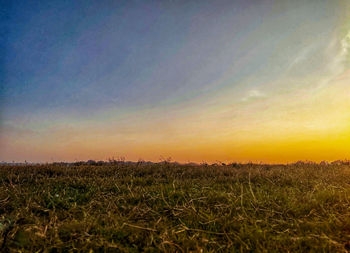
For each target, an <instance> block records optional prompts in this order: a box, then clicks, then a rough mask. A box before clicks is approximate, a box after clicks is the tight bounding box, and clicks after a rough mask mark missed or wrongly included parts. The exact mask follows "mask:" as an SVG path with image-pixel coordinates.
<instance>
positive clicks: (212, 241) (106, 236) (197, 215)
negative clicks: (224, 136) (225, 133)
mask: <svg viewBox="0 0 350 253" xmlns="http://www.w3.org/2000/svg"><path fill="white" fill-rule="evenodd" d="M0 180H1V181H0V251H2V252H80V251H82V252H120V251H121V252H139V251H146V252H159V251H162V252H163V251H166V252H189V251H194V252H220V251H222V252H227V251H230V252H252V251H254V252H296V251H302V252H309V251H317V252H347V251H349V250H350V166H349V165H348V164H341V163H340V164H326V163H323V164H313V163H297V164H290V165H259V164H244V165H240V164H231V165H200V166H196V165H179V164H175V163H168V162H164V163H158V164H147V163H138V164H128V163H123V162H119V163H115V164H109V163H104V164H101V165H87V164H85V165H84V164H82V165H65V164H61V165H60V164H56V165H55V164H48V165H20V166H11V165H1V166H0Z"/></svg>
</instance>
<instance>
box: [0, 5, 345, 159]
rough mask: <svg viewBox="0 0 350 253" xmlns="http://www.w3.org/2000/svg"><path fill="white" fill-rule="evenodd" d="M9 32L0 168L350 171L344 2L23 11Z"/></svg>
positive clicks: (10, 14)
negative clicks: (339, 163)
mask: <svg viewBox="0 0 350 253" xmlns="http://www.w3.org/2000/svg"><path fill="white" fill-rule="evenodd" d="M0 32H1V36H0V55H2V57H1V60H0V66H1V68H0V161H8V162H9V161H16V162H23V161H24V160H26V161H29V162H53V161H78V160H88V159H93V160H106V159H108V158H112V157H115V158H118V157H125V158H126V159H127V160H134V161H137V160H138V159H144V160H150V161H159V160H161V159H163V158H167V157H171V158H172V159H173V160H175V161H179V162H188V161H191V162H209V163H210V162H217V161H221V162H264V163H288V162H295V161H298V160H309V161H316V162H318V161H323V160H326V161H332V160H338V159H350V2H349V1H347V0H327V1H326V0H300V1H299V0H293V1H292V0H249V1H247V0H231V1H225V0H218V1H209V0H208V1H207V0H186V1H180V0H172V1H170V0H169V1H168V0H164V1H160V0H159V1H152V0H150V1H141V0H140V1H132V0H129V1H104V0H100V1H89V0H84V1H79V0H77V1H65V0H60V1H30V0H28V1H17V0H13V1H5V3H4V4H2V8H1V10H0Z"/></svg>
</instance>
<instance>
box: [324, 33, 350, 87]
mask: <svg viewBox="0 0 350 253" xmlns="http://www.w3.org/2000/svg"><path fill="white" fill-rule="evenodd" d="M329 54H330V58H331V60H330V61H329V64H328V71H329V76H328V77H327V78H325V79H323V80H322V81H321V82H320V83H319V85H318V86H317V88H322V87H324V86H326V85H327V84H329V83H330V82H331V81H332V80H333V79H334V78H336V77H337V76H339V75H341V74H342V73H344V71H346V70H347V68H348V67H349V63H350V57H349V56H350V30H349V31H348V33H347V34H346V35H345V36H344V37H343V38H342V39H341V40H333V41H332V42H331V43H330V46H329ZM334 55H335V56H334Z"/></svg>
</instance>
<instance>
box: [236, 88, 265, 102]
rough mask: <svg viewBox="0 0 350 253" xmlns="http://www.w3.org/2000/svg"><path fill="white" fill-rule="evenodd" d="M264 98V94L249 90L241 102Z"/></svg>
mask: <svg viewBox="0 0 350 253" xmlns="http://www.w3.org/2000/svg"><path fill="white" fill-rule="evenodd" d="M264 97H266V95H265V94H264V93H262V92H261V91H260V90H257V89H252V90H249V91H248V92H247V94H246V96H245V97H243V98H242V99H241V100H242V101H244V102H246V101H249V100H255V99H260V98H264Z"/></svg>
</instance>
